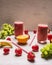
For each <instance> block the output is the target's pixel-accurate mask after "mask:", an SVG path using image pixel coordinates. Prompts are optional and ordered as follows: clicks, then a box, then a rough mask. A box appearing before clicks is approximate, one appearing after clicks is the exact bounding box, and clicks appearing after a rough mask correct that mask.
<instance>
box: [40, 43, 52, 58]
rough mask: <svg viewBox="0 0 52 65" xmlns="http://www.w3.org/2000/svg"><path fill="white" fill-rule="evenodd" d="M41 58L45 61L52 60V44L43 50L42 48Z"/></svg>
mask: <svg viewBox="0 0 52 65" xmlns="http://www.w3.org/2000/svg"><path fill="white" fill-rule="evenodd" d="M41 52H42V54H41V57H42V58H45V59H50V58H52V43H50V44H46V45H45V46H44V47H43V48H41Z"/></svg>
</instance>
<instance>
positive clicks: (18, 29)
mask: <svg viewBox="0 0 52 65" xmlns="http://www.w3.org/2000/svg"><path fill="white" fill-rule="evenodd" d="M14 34H15V36H18V35H22V34H23V22H20V21H19V22H14Z"/></svg>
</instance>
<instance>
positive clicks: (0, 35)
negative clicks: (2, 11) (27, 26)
mask: <svg viewBox="0 0 52 65" xmlns="http://www.w3.org/2000/svg"><path fill="white" fill-rule="evenodd" d="M1 37H2V34H1V31H0V39H1Z"/></svg>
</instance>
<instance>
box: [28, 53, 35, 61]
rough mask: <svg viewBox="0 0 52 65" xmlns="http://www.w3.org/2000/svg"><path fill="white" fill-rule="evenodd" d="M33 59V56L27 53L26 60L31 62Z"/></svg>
mask: <svg viewBox="0 0 52 65" xmlns="http://www.w3.org/2000/svg"><path fill="white" fill-rule="evenodd" d="M34 58H35V55H34V54H33V53H32V52H29V53H28V55H27V59H28V60H29V61H32V60H34Z"/></svg>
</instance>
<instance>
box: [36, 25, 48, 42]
mask: <svg viewBox="0 0 52 65" xmlns="http://www.w3.org/2000/svg"><path fill="white" fill-rule="evenodd" d="M47 30H48V25H46V24H39V25H38V32H37V40H38V42H39V43H45V42H46V40H47Z"/></svg>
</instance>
